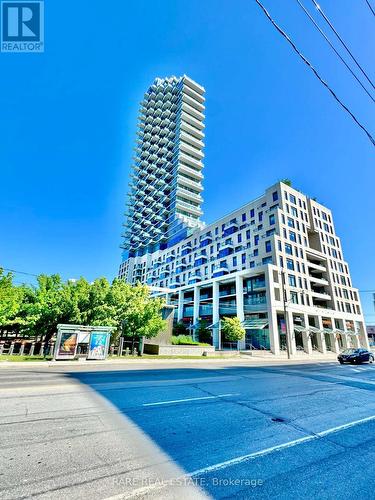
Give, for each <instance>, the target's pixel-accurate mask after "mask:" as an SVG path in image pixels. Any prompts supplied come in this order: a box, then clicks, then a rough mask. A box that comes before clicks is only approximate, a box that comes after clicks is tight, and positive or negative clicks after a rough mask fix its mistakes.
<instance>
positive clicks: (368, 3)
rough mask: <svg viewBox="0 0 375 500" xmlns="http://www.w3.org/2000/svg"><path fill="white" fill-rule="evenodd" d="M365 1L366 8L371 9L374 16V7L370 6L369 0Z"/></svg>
mask: <svg viewBox="0 0 375 500" xmlns="http://www.w3.org/2000/svg"><path fill="white" fill-rule="evenodd" d="M365 2H366V3H367V5H368V8H369V9H370V10H371V12H372V15H373V16H375V11H374V9H373V8H372V7H371V4H370V2H369V0H365Z"/></svg>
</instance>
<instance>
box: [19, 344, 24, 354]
mask: <svg viewBox="0 0 375 500" xmlns="http://www.w3.org/2000/svg"><path fill="white" fill-rule="evenodd" d="M24 350H25V344H23V343H22V344H21V347H20V352H19V355H20V356H22V355H23V352H24Z"/></svg>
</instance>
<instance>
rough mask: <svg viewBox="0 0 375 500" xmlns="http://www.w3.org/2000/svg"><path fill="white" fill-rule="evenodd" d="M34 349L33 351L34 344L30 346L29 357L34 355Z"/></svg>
mask: <svg viewBox="0 0 375 500" xmlns="http://www.w3.org/2000/svg"><path fill="white" fill-rule="evenodd" d="M34 349H35V344H34V342H33V343H32V344H31V347H30V352H29V356H33V355H34Z"/></svg>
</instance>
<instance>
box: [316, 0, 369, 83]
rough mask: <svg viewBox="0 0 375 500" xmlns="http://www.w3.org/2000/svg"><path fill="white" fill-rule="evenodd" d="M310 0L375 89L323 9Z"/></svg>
mask: <svg viewBox="0 0 375 500" xmlns="http://www.w3.org/2000/svg"><path fill="white" fill-rule="evenodd" d="M311 1H312V3H313V4H314V5H315V7H316V8H317V10H318V12H319V14H320V15H321V16H322V17H323V19H324V20H325V22H326V23H327V24H328V26H329V27H330V28H331V30H332V31H333V32H334V34H335V35H336V36H337V38H338V39H339V40H340V42H341V44H342V45H343V47H344V48H345V50H346V51H347V53H348V54H349V55H350V57H351V58H352V59H353V61H354V62H355V64H356V65H357V66H358V68H359V69H360V70H361V71H362V73H363V75H364V76H365V78H366V79H367V81H368V82H369V83H370V85H371V86H372V88H373V89H375V86H374V84H373V83H372V81H371V79H370V78H369V76H368V75H367V73H366V71H365V70H364V69H363V68H362V66H361V65H360V64H359V62H358V61H357V59H356V58H355V57H354V55H353V54H352V52H351V50H350V49H349V47H348V46H347V44H346V43H345V42H344V40H343V39H342V37H341V36H340V35H339V33H338V32H337V30H336V29H335V27H334V26H333V24H332V23H331V21H330V20H329V19H328V17H327V16H326V15H325V13H324V12H323V10H322V8H321V7H320V5H319V4H318V3H316V1H315V0H311Z"/></svg>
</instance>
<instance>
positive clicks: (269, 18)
mask: <svg viewBox="0 0 375 500" xmlns="http://www.w3.org/2000/svg"><path fill="white" fill-rule="evenodd" d="M255 2H256V3H257V4H258V5H259V7H260V8H261V9H262V11H263V13H264V14H265V15H266V17H267V19H268V20H269V21H270V22H271V23H272V25H273V26H274V27H275V28H276V30H277V31H278V32H279V33H280V34H281V35H282V36H283V37H284V38H285V39H286V40H287V42H288V43H289V44H290V45H291V46H292V48H293V50H294V51H295V52H296V53H297V54H298V56H299V57H300V58H301V59H302V61H303V62H304V63H305V64H306V65H307V66H308V67H309V68H310V69H311V71H312V72H313V73H314V75H315V76H316V77H317V79H318V80H319V81H320V83H321V84H322V85H324V87H325V88H326V89H327V90H328V91H329V92H330V94H331V95H332V97H333V98H334V99H335V100H336V101H337V102H338V103H339V104H340V106H341V107H342V108H343V109H344V110H345V111H346V112H347V113H348V114H349V115H350V116H351V118H352V119H353V120H354V122H355V123H356V124H357V125H358V126H359V127H360V128H361V129H362V130H363V131H364V133H365V134H366V135H367V137H368V139H369V140H370V141H371V143H372V145H373V146H375V140H374V138H373V137H372V135H371V134H370V132H369V131H368V130H367V129H366V127H365V126H364V125H362V124H361V123H360V122H359V121H358V119H357V118H356V116H355V115H354V114H353V113H352V112H351V111H350V109H349V108H348V107H347V106H346V105H345V104H344V103H343V102H342V101H341V99H340V98H339V97H338V96H337V95H336V94H335V92H334V91H333V90H332V88H331V87H330V86H329V85H328V83H327V82H326V81H325V80H323V78H322V77H321V76H320V75H319V73H318V72H317V70H316V69H315V68H314V66H313V65H312V64H311V63H310V61H308V59H306V57H305V56H304V55H303V54H302V53H301V52H300V50H299V49H298V48H297V46H296V44H295V43H294V42H293V41H292V39H291V38H290V37H289V35H287V34H286V33H285V31H284V30H283V29H282V28H280V26H279V25H278V24H277V23H276V22H275V21H274V19H273V18H272V17H271V15H270V14H269V12H268V11H267V9H266V8H265V7H264V5H263V4H262V3H261V2H260V0H255Z"/></svg>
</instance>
